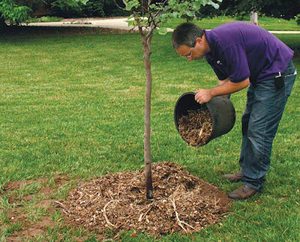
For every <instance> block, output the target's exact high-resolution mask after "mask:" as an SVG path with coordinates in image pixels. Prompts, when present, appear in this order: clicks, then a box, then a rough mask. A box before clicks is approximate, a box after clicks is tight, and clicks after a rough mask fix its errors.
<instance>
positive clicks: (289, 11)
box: [198, 0, 300, 19]
mask: <svg viewBox="0 0 300 242" xmlns="http://www.w3.org/2000/svg"><path fill="white" fill-rule="evenodd" d="M251 11H257V12H259V13H260V14H264V15H266V16H271V17H277V18H285V19H291V18H294V17H295V16H296V15H297V14H299V13H300V1H299V0H285V1H282V0H253V1H248V0H223V1H222V3H221V4H220V10H219V11H216V10H214V9H213V8H212V7H210V6H207V7H204V8H202V9H201V10H200V11H199V13H198V16H199V17H207V16H216V15H218V14H220V13H221V14H224V15H231V16H232V15H235V16H239V17H243V16H247V18H248V17H249V14H250V12H251Z"/></svg>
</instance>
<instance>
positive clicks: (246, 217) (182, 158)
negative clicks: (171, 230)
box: [0, 34, 300, 241]
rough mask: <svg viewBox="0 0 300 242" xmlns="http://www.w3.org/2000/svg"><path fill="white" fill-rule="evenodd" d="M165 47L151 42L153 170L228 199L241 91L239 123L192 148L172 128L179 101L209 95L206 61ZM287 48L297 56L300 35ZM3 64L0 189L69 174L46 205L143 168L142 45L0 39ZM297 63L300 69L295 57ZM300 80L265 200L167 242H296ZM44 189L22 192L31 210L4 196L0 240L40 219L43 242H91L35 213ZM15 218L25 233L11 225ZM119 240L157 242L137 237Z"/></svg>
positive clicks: (110, 40)
mask: <svg viewBox="0 0 300 242" xmlns="http://www.w3.org/2000/svg"><path fill="white" fill-rule="evenodd" d="M170 37H171V36H170V34H168V35H166V36H158V35H157V36H155V37H154V39H153V56H152V57H153V58H152V60H153V63H152V67H153V101H152V105H153V106H152V155H153V161H154V162H159V161H173V162H176V163H178V164H181V165H184V166H186V168H187V169H188V170H189V171H190V172H191V173H192V174H194V175H196V176H199V177H201V178H203V179H205V180H207V181H208V182H210V183H212V184H215V185H216V186H218V187H220V188H221V189H222V190H224V191H225V192H229V191H231V190H232V189H235V188H236V187H237V186H238V185H237V184H230V183H228V182H225V181H224V180H223V179H222V178H221V175H222V174H223V173H224V172H229V171H232V170H236V169H238V164H237V160H238V157H239V148H240V141H241V134H240V130H241V125H240V119H241V116H242V113H243V109H244V105H245V99H246V97H245V94H246V92H245V91H243V92H240V93H237V94H235V95H233V96H232V101H233V103H234V105H235V108H236V112H237V122H236V124H235V127H234V128H233V130H232V131H231V132H230V133H228V134H227V135H226V136H222V137H220V138H218V139H216V140H213V141H211V142H210V143H209V144H208V145H206V146H204V147H201V148H192V147H188V146H187V145H186V144H185V143H184V142H183V141H182V140H181V138H180V137H179V135H178V133H177V131H176V128H175V125H174V122H173V109H174V104H175V102H176V100H177V98H178V97H179V96H180V95H181V94H182V93H183V92H187V91H193V90H196V89H197V88H199V87H211V86H213V85H214V84H215V81H216V78H215V76H214V74H213V71H212V70H211V69H210V67H209V66H208V64H207V63H206V62H205V61H196V62H191V63H189V62H187V61H186V60H185V59H183V58H180V57H178V56H177V55H176V53H175V52H174V50H173V49H172V47H171V41H170ZM280 37H281V38H282V40H283V41H285V42H287V43H288V44H289V43H292V45H293V46H297V44H298V47H299V45H300V36H299V35H298V36H297V37H295V36H293V37H289V36H280ZM0 53H1V55H0V63H1V65H0V107H1V112H0V127H1V128H0V174H1V176H0V187H2V188H3V187H4V185H5V184H7V183H8V182H10V181H19V180H29V179H39V178H47V179H49V181H48V184H50V186H51V184H52V183H53V177H55V176H56V175H57V174H63V175H67V176H68V177H69V181H68V182H67V183H66V184H64V185H63V186H62V187H59V188H57V190H55V192H53V193H52V194H50V195H49V196H51V199H55V200H57V199H62V198H65V197H66V196H67V193H68V191H69V190H70V189H71V188H72V187H74V186H76V182H78V180H79V179H80V180H89V179H91V178H94V177H96V176H101V175H104V174H107V173H110V172H118V171H124V170H135V169H139V168H141V167H142V166H143V128H144V127H143V105H144V86H145V74H144V69H143V59H142V51H141V43H140V39H139V36H138V35H136V34H123V35H117V34H115V35H113V34H112V35H106V34H102V35H101V34H99V35H86V36H85V35H76V36H70V35H68V36H66V35H60V34H53V35H51V34H48V35H45V36H41V35H32V34H30V35H29V34H28V35H27V34H23V35H19V36H6V37H5V36H0ZM295 63H296V65H297V66H298V69H300V59H299V58H296V59H295ZM299 81H300V78H299V77H298V80H297V82H296V85H295V88H294V90H293V93H292V96H291V97H290V99H289V102H288V105H287V108H286V111H285V114H284V116H283V119H282V122H281V124H280V129H279V132H278V135H277V137H276V140H275V143H274V148H273V155H272V166H271V169H270V172H269V174H268V179H267V182H266V186H265V189H264V193H263V194H262V195H261V196H259V197H256V199H250V200H249V201H247V202H234V203H233V206H232V208H231V210H230V212H229V214H228V216H227V218H226V219H224V220H223V221H222V223H220V224H218V225H215V226H211V227H209V228H207V229H205V230H202V231H201V232H200V233H197V234H193V235H190V236H183V235H170V236H167V237H164V238H163V239H162V240H163V241H190V240H191V239H194V240H195V241H203V240H207V241H218V240H220V241H300V227H299V224H300V206H299V204H300V190H299V188H300V180H299V174H300V173H299V170H300V163H299V160H300V152H299V144H300V142H299V139H300V135H299V130H300V122H299V111H300V109H299V106H300V94H299V91H300V86H299ZM38 181H39V180H36V182H35V183H33V184H31V185H27V186H23V187H21V189H20V190H19V191H17V196H18V197H20V198H22V197H23V196H24V195H28V194H31V195H32V196H33V198H32V199H31V200H29V201H26V200H21V202H20V203H19V204H17V203H12V202H9V194H8V193H5V192H2V193H0V196H1V201H0V241H2V240H5V238H7V237H9V236H11V235H13V234H14V232H17V231H22V229H23V228H24V227H25V226H26V224H28V223H33V222H38V221H40V220H41V219H42V218H43V216H45V215H46V216H49V217H50V218H51V219H52V221H53V222H54V223H55V226H54V227H51V228H49V229H48V230H46V231H45V232H44V234H41V235H40V236H39V237H38V238H36V241H57V240H63V241H75V240H76V239H79V238H84V239H86V240H87V241H95V235H94V234H93V233H90V232H87V231H84V230H83V229H74V228H69V227H66V226H65V225H64V223H63V220H62V215H61V214H60V213H58V212H56V213H54V214H53V213H51V212H49V211H48V210H45V209H39V210H36V205H37V204H38V203H39V202H40V201H41V200H42V199H43V196H41V195H40V194H39V192H38V191H40V190H41V186H42V185H41V183H40V182H38ZM17 205H18V206H17ZM20 206H21V207H20ZM19 208H21V209H22V211H23V212H24V214H25V215H26V216H25V217H26V222H25V220H24V222H22V221H21V222H20V221H19V222H17V223H15V222H13V221H12V220H11V219H9V217H10V216H9V214H10V213H11V212H12V211H13V210H14V209H19ZM122 238H123V241H142V240H149V241H151V238H149V237H147V236H146V235H139V236H138V237H136V238H132V237H130V233H125V234H124V235H122ZM34 241H35V240H34Z"/></svg>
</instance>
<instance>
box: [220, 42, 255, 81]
mask: <svg viewBox="0 0 300 242" xmlns="http://www.w3.org/2000/svg"><path fill="white" fill-rule="evenodd" d="M223 58H224V62H225V65H226V69H227V70H228V74H229V75H228V78H229V79H230V80H231V81H232V82H241V81H243V80H245V79H247V78H249V76H250V70H249V66H248V60H247V56H246V53H245V49H244V48H242V46H240V45H232V46H229V47H228V48H226V50H225V51H224V52H223ZM257 61H259V60H257Z"/></svg>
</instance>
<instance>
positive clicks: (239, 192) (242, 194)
mask: <svg viewBox="0 0 300 242" xmlns="http://www.w3.org/2000/svg"><path fill="white" fill-rule="evenodd" d="M257 192H258V191H256V190H255V189H253V188H251V187H249V186H247V185H243V186H241V187H239V188H238V189H236V190H234V191H233V192H231V193H229V194H228V197H229V198H231V199H234V200H244V199H247V198H249V197H252V196H253V195H255V194H256V193H257Z"/></svg>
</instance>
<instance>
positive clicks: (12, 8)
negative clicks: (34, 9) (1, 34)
mask: <svg viewBox="0 0 300 242" xmlns="http://www.w3.org/2000/svg"><path fill="white" fill-rule="evenodd" d="M30 12H31V9H30V8H29V7H27V6H23V5H17V4H15V2H14V1H13V0H1V2H0V28H1V27H2V28H3V27H6V23H5V20H8V21H10V22H11V23H12V24H19V23H21V22H23V21H25V20H27V19H28V17H29V13H30Z"/></svg>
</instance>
